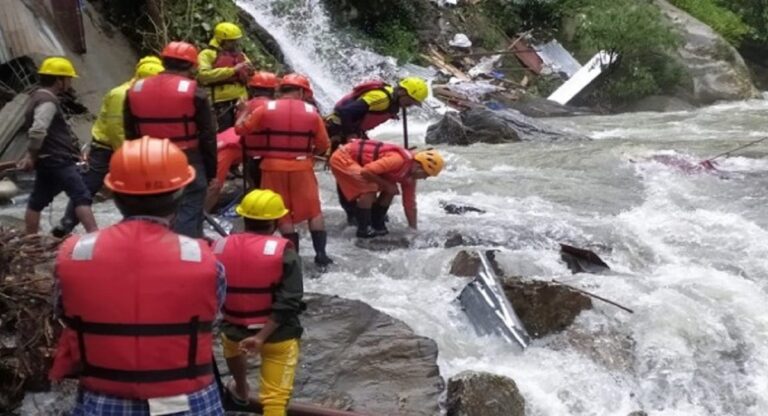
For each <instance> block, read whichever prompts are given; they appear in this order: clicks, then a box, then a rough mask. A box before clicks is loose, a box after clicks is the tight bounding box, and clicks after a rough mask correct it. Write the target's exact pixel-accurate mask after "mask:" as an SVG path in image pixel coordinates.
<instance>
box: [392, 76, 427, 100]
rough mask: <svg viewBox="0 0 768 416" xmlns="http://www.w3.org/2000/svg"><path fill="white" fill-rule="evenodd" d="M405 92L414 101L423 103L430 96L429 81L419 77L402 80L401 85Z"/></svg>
mask: <svg viewBox="0 0 768 416" xmlns="http://www.w3.org/2000/svg"><path fill="white" fill-rule="evenodd" d="M399 85H400V86H401V87H403V89H405V92H407V93H408V95H409V96H410V97H411V98H413V99H414V100H416V101H418V102H420V103H423V102H424V100H426V99H427V96H428V95H429V86H428V85H427V81H425V80H424V79H423V78H419V77H406V78H403V79H401V80H400V84H399Z"/></svg>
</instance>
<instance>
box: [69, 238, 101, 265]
mask: <svg viewBox="0 0 768 416" xmlns="http://www.w3.org/2000/svg"><path fill="white" fill-rule="evenodd" d="M98 238H99V232H98V231H97V232H94V233H89V234H85V235H84V236H82V237H80V239H79V240H77V243H75V247H74V248H73V249H72V260H80V261H83V260H93V249H94V248H96V239H98Z"/></svg>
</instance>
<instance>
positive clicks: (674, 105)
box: [621, 95, 696, 112]
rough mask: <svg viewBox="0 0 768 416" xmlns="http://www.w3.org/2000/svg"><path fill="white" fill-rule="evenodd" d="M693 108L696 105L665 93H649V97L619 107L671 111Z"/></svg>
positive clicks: (632, 110) (624, 109)
mask: <svg viewBox="0 0 768 416" xmlns="http://www.w3.org/2000/svg"><path fill="white" fill-rule="evenodd" d="M695 109H696V106H694V105H692V104H690V103H688V102H687V101H685V100H683V99H681V98H678V97H670V96H667V95H651V96H649V97H645V98H643V99H641V100H640V101H637V102H634V103H632V104H629V105H628V106H626V107H623V108H621V111H626V112H640V111H655V112H672V111H692V110H695Z"/></svg>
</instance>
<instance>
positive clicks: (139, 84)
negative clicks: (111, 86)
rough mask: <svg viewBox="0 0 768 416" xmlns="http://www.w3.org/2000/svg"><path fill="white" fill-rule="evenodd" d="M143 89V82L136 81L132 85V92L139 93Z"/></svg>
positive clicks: (141, 80)
mask: <svg viewBox="0 0 768 416" xmlns="http://www.w3.org/2000/svg"><path fill="white" fill-rule="evenodd" d="M143 88H144V80H143V79H140V80H138V81H136V83H135V84H133V90H134V91H136V92H141V90H142V89H143Z"/></svg>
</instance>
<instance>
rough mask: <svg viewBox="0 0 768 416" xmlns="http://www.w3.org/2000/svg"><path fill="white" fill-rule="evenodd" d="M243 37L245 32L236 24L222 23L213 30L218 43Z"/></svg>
mask: <svg viewBox="0 0 768 416" xmlns="http://www.w3.org/2000/svg"><path fill="white" fill-rule="evenodd" d="M242 37H243V31H242V30H240V28H239V27H238V26H237V25H236V24H234V23H229V22H221V23H219V24H218V25H216V27H215V28H213V38H214V39H216V41H217V42H221V41H222V40H236V39H240V38H242Z"/></svg>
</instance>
